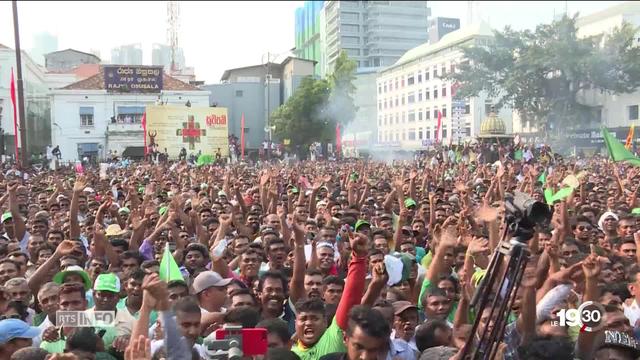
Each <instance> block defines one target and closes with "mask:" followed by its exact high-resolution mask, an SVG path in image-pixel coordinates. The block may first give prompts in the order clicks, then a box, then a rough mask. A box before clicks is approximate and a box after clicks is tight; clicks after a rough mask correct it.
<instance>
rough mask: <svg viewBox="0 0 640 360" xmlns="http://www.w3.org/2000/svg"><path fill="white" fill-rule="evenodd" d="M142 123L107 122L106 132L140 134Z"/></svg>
mask: <svg viewBox="0 0 640 360" xmlns="http://www.w3.org/2000/svg"><path fill="white" fill-rule="evenodd" d="M142 131H143V130H142V124H140V123H133V124H109V125H108V126H107V133H108V134H122V135H128V134H131V135H134V134H139V135H140V136H142Z"/></svg>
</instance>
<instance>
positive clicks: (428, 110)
mask: <svg viewBox="0 0 640 360" xmlns="http://www.w3.org/2000/svg"><path fill="white" fill-rule="evenodd" d="M424 119H425V120H429V119H431V109H429V108H427V109H426V110H425V111H424Z"/></svg>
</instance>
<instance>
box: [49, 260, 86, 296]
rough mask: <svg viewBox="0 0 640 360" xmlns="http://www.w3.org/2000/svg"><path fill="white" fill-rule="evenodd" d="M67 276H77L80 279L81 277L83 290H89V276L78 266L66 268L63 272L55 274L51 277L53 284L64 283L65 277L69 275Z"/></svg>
mask: <svg viewBox="0 0 640 360" xmlns="http://www.w3.org/2000/svg"><path fill="white" fill-rule="evenodd" d="M69 274H78V275H80V277H82V282H83V283H84V289H85V290H89V289H91V279H90V278H89V274H87V272H86V271H84V270H83V269H82V268H81V267H80V266H78V265H72V266H68V267H67V268H66V269H65V270H63V271H60V272H59V273H57V274H56V275H55V276H54V277H53V282H54V283H56V284H60V285H61V284H62V283H63V282H64V278H65V277H67V275H69Z"/></svg>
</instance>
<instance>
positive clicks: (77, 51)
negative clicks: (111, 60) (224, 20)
mask: <svg viewBox="0 0 640 360" xmlns="http://www.w3.org/2000/svg"><path fill="white" fill-rule="evenodd" d="M65 51H72V52H76V53H79V54H84V55H89V56H93V57H94V58H96V59H98V61H100V58H99V57H97V56H96V55H95V54H91V53H88V52H84V51H80V50H76V49H71V48H69V49H64V50H58V51H52V52H50V53H47V54H44V56H45V57H47V56H49V55H51V54H57V53H61V52H65Z"/></svg>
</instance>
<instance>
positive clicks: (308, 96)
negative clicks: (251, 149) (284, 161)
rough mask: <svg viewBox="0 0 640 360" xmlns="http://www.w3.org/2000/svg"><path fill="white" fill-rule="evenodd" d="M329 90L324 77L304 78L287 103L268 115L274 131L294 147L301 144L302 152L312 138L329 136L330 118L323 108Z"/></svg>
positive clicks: (323, 138) (321, 139) (321, 138)
mask: <svg viewBox="0 0 640 360" xmlns="http://www.w3.org/2000/svg"><path fill="white" fill-rule="evenodd" d="M330 92H331V89H330V86H329V82H328V81H327V80H324V79H322V80H317V79H314V78H312V77H306V78H304V79H303V80H302V82H301V83H300V86H299V87H298V88H297V90H296V91H295V93H293V95H292V96H291V97H290V98H289V99H288V100H287V102H286V103H285V104H283V105H281V106H280V107H279V108H278V109H276V111H274V112H273V113H272V114H271V121H272V124H273V125H274V126H275V130H274V134H275V135H276V136H277V137H278V138H280V139H282V140H284V139H289V140H290V141H291V145H292V146H293V147H294V148H297V146H300V149H301V150H302V151H301V154H304V153H306V150H308V147H309V145H310V144H311V143H313V142H315V141H321V142H326V141H329V140H330V139H332V137H331V132H330V131H329V129H330V126H329V125H330V120H329V118H328V117H327V116H326V114H325V111H324V106H325V104H326V103H327V101H328V100H329V95H330Z"/></svg>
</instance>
